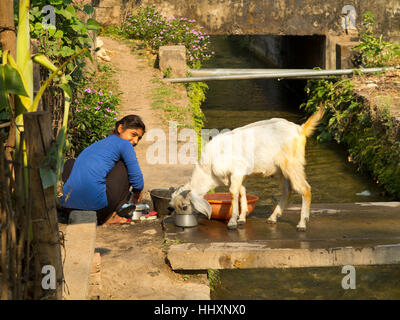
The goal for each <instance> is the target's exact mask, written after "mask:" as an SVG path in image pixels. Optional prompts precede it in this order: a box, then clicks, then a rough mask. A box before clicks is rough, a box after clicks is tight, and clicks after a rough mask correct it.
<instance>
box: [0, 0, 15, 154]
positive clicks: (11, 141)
mask: <svg viewBox="0 0 400 320" xmlns="http://www.w3.org/2000/svg"><path fill="white" fill-rule="evenodd" d="M0 46H1V48H2V50H3V51H5V50H9V51H10V53H11V54H12V56H13V58H14V59H15V58H16V47H17V37H16V31H15V25H14V1H13V0H1V1H0ZM11 107H12V108H14V101H11ZM15 130H16V129H15V125H14V123H13V122H12V121H11V125H10V133H9V136H8V141H7V145H6V156H7V160H11V159H12V152H13V150H14V148H15Z"/></svg>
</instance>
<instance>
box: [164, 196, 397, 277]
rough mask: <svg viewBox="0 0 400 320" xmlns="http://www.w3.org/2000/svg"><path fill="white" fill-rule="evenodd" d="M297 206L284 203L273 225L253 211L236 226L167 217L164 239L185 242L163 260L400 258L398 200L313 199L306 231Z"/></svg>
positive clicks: (219, 264)
mask: <svg viewBox="0 0 400 320" xmlns="http://www.w3.org/2000/svg"><path fill="white" fill-rule="evenodd" d="M300 208H301V207H300V206H299V205H295V206H291V207H289V208H288V209H287V210H286V211H285V213H284V214H283V216H282V217H281V218H280V219H279V220H278V223H277V224H276V225H270V224H267V223H266V218H267V216H268V215H267V214H265V213H264V214H261V212H259V211H258V212H257V211H256V212H255V213H254V214H252V215H250V216H249V218H248V220H247V223H246V225H245V226H243V227H242V228H239V229H237V230H228V229H227V228H226V222H223V221H216V220H210V221H209V220H206V219H203V218H201V219H199V225H198V226H197V227H195V228H187V229H183V228H179V227H176V226H175V225H174V224H173V222H172V219H171V218H170V217H169V218H166V219H165V220H164V231H165V236H166V238H167V239H169V240H178V241H179V242H184V244H177V245H173V246H171V247H170V250H169V252H168V260H169V261H170V263H171V265H172V267H173V268H177V269H209V268H216V269H220V268H273V267H308V266H309V267H311V266H313V267H317V266H334V265H342V264H343V263H344V264H354V265H358V264H361V265H362V264H392V263H400V202H386V203H373V202H367V203H352V204H314V205H312V208H311V217H310V223H309V225H308V229H307V231H306V232H298V231H297V230H296V225H297V222H298V220H299V214H300ZM261 217H262V218H261ZM191 255H193V258H191ZM227 257H230V258H229V259H228V258H227ZM179 259H182V260H184V262H183V261H182V262H180V261H178V260H179ZM207 261H208V262H207Z"/></svg>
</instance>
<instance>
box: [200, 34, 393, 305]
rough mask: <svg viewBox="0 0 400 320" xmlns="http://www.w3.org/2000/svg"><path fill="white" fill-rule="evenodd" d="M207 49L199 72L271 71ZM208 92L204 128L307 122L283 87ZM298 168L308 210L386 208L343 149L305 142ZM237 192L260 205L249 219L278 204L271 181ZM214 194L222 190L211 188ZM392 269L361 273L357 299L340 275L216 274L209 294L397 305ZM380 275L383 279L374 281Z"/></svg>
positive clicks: (221, 85) (214, 87) (253, 182)
mask: <svg viewBox="0 0 400 320" xmlns="http://www.w3.org/2000/svg"><path fill="white" fill-rule="evenodd" d="M212 42H213V45H214V51H215V52H216V56H215V58H214V59H213V60H212V61H210V62H208V63H206V64H205V65H204V66H203V67H204V68H273V66H268V65H266V64H265V63H263V62H261V61H260V60H258V59H256V58H255V57H254V56H252V55H251V54H250V53H249V52H248V51H247V50H246V49H243V48H240V46H238V45H237V43H236V42H233V41H231V39H230V38H228V37H224V36H215V37H213V38H212ZM208 86H209V90H208V92H207V100H206V101H205V102H204V103H203V105H202V110H203V112H204V114H205V116H206V119H207V122H206V125H205V128H209V129H211V128H216V129H218V130H222V129H225V128H228V129H233V128H237V127H240V126H243V125H246V124H249V123H252V122H255V121H259V120H264V119H270V118H274V117H275V118H277V117H278V118H285V119H287V120H289V121H292V122H295V123H298V124H301V123H303V122H305V120H306V118H307V116H306V115H305V114H304V113H303V112H302V111H301V110H299V105H300V104H301V102H302V99H304V96H303V94H302V92H299V91H298V90H297V91H295V90H292V89H289V87H288V86H287V85H286V84H285V83H284V82H280V81H277V80H238V81H213V82H208ZM306 161H307V164H306V174H307V181H308V182H309V184H310V185H311V187H312V202H313V203H348V202H369V201H388V199H387V198H385V197H384V196H383V195H382V194H383V190H382V189H381V188H380V187H378V186H377V185H376V184H375V183H374V182H373V181H372V180H371V179H370V178H369V177H368V176H366V175H363V174H361V173H359V172H357V170H356V167H355V166H354V165H353V164H351V163H349V162H348V159H347V153H346V151H345V149H344V148H343V147H342V146H339V145H337V144H336V143H335V142H329V143H328V142H324V143H321V142H318V141H317V140H316V139H315V137H314V138H310V139H308V141H307V146H306ZM245 185H246V188H247V192H248V193H252V194H255V195H257V196H258V197H259V198H260V200H259V202H258V203H257V208H258V210H257V212H260V211H261V212H265V211H266V212H271V210H272V209H273V207H274V205H275V204H276V203H277V200H278V199H279V197H280V188H279V184H278V181H277V180H276V179H274V178H267V179H265V178H261V177H260V178H258V177H255V178H249V179H248V180H247V181H246V184H245ZM216 191H227V189H225V188H218V189H217V190H216ZM365 191H368V192H367V193H368V194H369V196H365V195H364V196H363V195H360V193H363V192H364V194H365V193H366V192H365ZM291 203H292V204H293V203H295V204H297V203H301V197H300V196H299V195H297V194H293V196H292V198H291ZM260 208H261V209H262V210H260ZM399 269H400V268H399V267H395V266H387V267H363V268H361V269H360V270H361V271H362V276H363V277H364V280H365V281H364V287H362V288H361V289H360V290H353V291H357V292H349V291H344V290H343V289H342V288H341V286H340V281H341V279H342V278H343V275H342V274H341V268H309V269H281V270H278V269H274V270H268V269H256V270H224V271H220V272H219V276H220V280H221V281H220V283H219V285H217V286H216V288H215V290H214V291H213V293H212V298H213V299H299V298H300V299H301V298H305V299H314V298H321V299H346V298H349V299H357V298H360V299H370V298H372V299H374V298H386V299H389V298H395V297H397V299H399V298H400V283H399V280H397V286H396V285H395V286H394V288H392V287H393V284H394V283H393V278H395V279H400V270H399ZM382 272H383V274H384V276H382V277H380V276H379V275H381V274H382ZM376 277H380V279H381V280H382V281H383V282H382V281H380V282H379V286H381V287H380V289H381V291H379V289H377V288H376V286H375V287H374V286H373V285H372V284H373V283H375V282H374V279H375V280H376ZM385 279H386V280H385ZM368 281H369V282H368ZM384 281H386V283H387V286H386V287H385V286H384V285H383V284H384V283H385V282H384ZM371 283H372V284H371ZM382 283H383V284H382ZM371 285H372V287H371ZM382 285H383V286H382ZM388 286H389V287H390V290H388ZM278 288H279V290H278ZM334 288H336V289H334ZM396 290H397V291H396ZM350 291H351V290H350Z"/></svg>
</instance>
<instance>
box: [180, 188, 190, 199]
mask: <svg viewBox="0 0 400 320" xmlns="http://www.w3.org/2000/svg"><path fill="white" fill-rule="evenodd" d="M189 192H190V190H185V191H182V192H181V193H180V195H181V196H182V197H183V198H186V197H187V195H188V193H189Z"/></svg>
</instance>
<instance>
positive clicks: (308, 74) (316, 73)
mask: <svg viewBox="0 0 400 320" xmlns="http://www.w3.org/2000/svg"><path fill="white" fill-rule="evenodd" d="M396 69H400V66H397V67H387V68H366V69H340V70H307V71H291V70H289V71H287V70H285V71H278V72H263V73H256V72H253V73H244V74H233V75H213V76H200V77H188V78H167V79H163V81H165V82H171V83H186V82H200V81H201V82H202V81H220V80H249V79H276V78H279V79H286V78H300V77H301V78H307V79H312V78H320V77H321V76H323V77H325V76H339V75H351V74H353V73H354V72H361V73H374V72H380V71H393V70H396ZM220 70H221V69H220ZM229 70H232V69H229ZM243 70H246V69H243Z"/></svg>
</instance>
